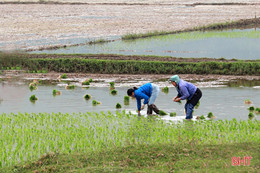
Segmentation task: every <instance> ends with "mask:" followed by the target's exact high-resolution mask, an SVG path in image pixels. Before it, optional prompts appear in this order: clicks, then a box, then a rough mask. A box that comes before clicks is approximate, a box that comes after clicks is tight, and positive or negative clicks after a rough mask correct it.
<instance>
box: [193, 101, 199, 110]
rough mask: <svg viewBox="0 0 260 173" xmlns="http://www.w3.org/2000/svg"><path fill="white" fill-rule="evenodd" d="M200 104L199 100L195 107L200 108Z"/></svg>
mask: <svg viewBox="0 0 260 173" xmlns="http://www.w3.org/2000/svg"><path fill="white" fill-rule="evenodd" d="M199 106H200V101H198V103H197V104H196V105H195V107H194V108H195V109H198V108H199Z"/></svg>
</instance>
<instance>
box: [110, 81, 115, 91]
mask: <svg viewBox="0 0 260 173" xmlns="http://www.w3.org/2000/svg"><path fill="white" fill-rule="evenodd" d="M109 85H110V89H111V90H112V89H115V82H109Z"/></svg>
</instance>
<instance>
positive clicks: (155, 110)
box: [150, 104, 160, 114]
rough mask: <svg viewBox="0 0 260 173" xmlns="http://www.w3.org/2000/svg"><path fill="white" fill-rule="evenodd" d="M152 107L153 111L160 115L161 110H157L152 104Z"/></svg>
mask: <svg viewBox="0 0 260 173" xmlns="http://www.w3.org/2000/svg"><path fill="white" fill-rule="evenodd" d="M150 106H151V107H152V110H153V111H154V112H155V113H156V114H159V112H160V110H159V109H158V108H157V106H156V105H155V104H151V105H150Z"/></svg>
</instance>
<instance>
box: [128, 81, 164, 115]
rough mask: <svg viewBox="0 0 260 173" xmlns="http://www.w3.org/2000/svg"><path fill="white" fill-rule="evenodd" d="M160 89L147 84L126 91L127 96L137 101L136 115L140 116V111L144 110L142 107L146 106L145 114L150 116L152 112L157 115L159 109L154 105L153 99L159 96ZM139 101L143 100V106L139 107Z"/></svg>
mask: <svg viewBox="0 0 260 173" xmlns="http://www.w3.org/2000/svg"><path fill="white" fill-rule="evenodd" d="M159 92H160V89H159V87H158V86H157V85H155V84H151V83H147V84H144V85H142V86H141V87H139V88H136V87H133V88H130V89H128V90H127V95H128V96H131V97H135V98H136V101H137V110H138V115H141V114H140V110H141V109H143V108H144V105H145V104H147V105H148V107H147V114H148V115H150V114H152V113H153V111H154V112H155V113H156V114H159V109H158V108H157V107H156V105H155V104H154V102H155V99H156V98H157V96H158V95H159ZM141 99H144V102H143V104H144V105H143V106H141Z"/></svg>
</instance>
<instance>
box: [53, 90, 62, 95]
mask: <svg viewBox="0 0 260 173" xmlns="http://www.w3.org/2000/svg"><path fill="white" fill-rule="evenodd" d="M52 95H53V96H56V95H61V91H58V90H56V89H53V90H52Z"/></svg>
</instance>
